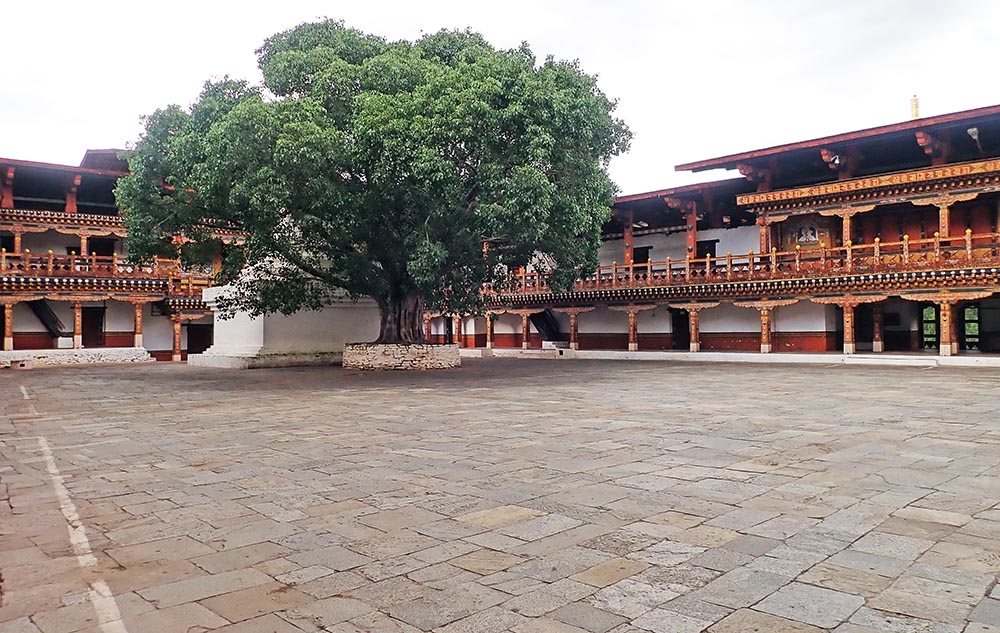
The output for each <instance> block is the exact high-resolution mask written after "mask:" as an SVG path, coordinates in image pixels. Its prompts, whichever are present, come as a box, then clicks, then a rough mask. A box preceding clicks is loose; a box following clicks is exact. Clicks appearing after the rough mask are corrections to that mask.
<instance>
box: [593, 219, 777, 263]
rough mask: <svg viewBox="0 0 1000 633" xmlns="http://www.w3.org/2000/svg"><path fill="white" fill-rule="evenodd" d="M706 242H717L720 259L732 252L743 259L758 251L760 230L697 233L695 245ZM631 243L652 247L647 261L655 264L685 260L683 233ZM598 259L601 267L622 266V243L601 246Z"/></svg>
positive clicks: (657, 235) (715, 230) (685, 247)
mask: <svg viewBox="0 0 1000 633" xmlns="http://www.w3.org/2000/svg"><path fill="white" fill-rule="evenodd" d="M706 240H718V244H717V245H716V247H715V252H716V254H717V255H718V256H719V257H724V256H725V255H726V253H727V252H732V253H733V255H745V254H746V253H749V252H750V251H751V250H752V251H754V252H756V251H758V250H760V230H759V229H758V228H757V227H756V226H741V227H737V228H734V229H706V230H704V231H698V241H699V242H701V241H706ZM634 242H635V247H636V248H642V247H646V246H650V247H652V249H651V250H650V251H649V258H650V259H651V260H652V261H654V262H662V261H664V260H666V259H667V258H668V257H669V258H670V259H672V260H674V261H680V260H683V259H684V258H685V257H687V234H686V233H683V232H682V233H673V234H671V235H663V234H662V233H656V234H653V235H640V236H637V237H635V238H634ZM598 257H599V258H600V262H601V265H602V266H608V265H610V264H611V263H612V262H618V263H619V264H623V263H624V262H625V241H624V240H621V239H619V240H611V241H608V242H604V244H602V245H601V250H600V251H599V253H598Z"/></svg>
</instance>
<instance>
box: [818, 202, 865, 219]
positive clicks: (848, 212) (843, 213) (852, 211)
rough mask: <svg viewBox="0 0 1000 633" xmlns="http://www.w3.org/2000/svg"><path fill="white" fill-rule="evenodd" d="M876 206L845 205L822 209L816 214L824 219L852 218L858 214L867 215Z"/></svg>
mask: <svg viewBox="0 0 1000 633" xmlns="http://www.w3.org/2000/svg"><path fill="white" fill-rule="evenodd" d="M876 206H878V205H874V204H865V205H859V206H851V205H845V206H843V207H834V208H832V209H822V210H820V211H818V213H819V214H820V215H822V216H824V217H830V216H834V215H836V216H839V217H842V218H852V217H854V216H855V215H857V214H859V213H867V212H869V211H873V210H874V209H875V207H876Z"/></svg>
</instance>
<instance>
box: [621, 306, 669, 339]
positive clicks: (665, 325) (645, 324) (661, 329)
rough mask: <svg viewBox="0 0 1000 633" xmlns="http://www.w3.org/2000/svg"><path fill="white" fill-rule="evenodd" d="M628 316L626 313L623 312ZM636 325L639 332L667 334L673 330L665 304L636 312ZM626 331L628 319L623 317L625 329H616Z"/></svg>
mask: <svg viewBox="0 0 1000 633" xmlns="http://www.w3.org/2000/svg"><path fill="white" fill-rule="evenodd" d="M625 316H626V317H627V316H628V313H626V314H625ZM636 327H638V328H639V334H669V333H671V332H672V331H673V317H672V316H671V314H670V310H669V309H667V307H666V306H660V307H658V308H654V309H652V310H644V311H642V312H640V313H639V314H638V318H637V322H636ZM616 331H620V332H626V333H627V332H628V319H627V318H626V319H625V329H624V330H616Z"/></svg>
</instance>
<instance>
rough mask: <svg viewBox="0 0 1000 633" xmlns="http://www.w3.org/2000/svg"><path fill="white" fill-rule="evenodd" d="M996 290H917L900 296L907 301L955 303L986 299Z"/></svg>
mask: <svg viewBox="0 0 1000 633" xmlns="http://www.w3.org/2000/svg"><path fill="white" fill-rule="evenodd" d="M996 292H997V291H996V290H982V291H947V290H945V291H941V292H915V293H903V294H900V295H899V297H900V298H901V299H906V300H907V301H919V302H921V303H949V304H954V303H957V302H959V301H975V300H977V299H985V298H986V297H990V296H992V295H994V294H996Z"/></svg>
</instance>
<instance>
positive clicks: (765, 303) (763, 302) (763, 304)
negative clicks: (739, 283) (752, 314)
mask: <svg viewBox="0 0 1000 633" xmlns="http://www.w3.org/2000/svg"><path fill="white" fill-rule="evenodd" d="M798 302H799V299H760V300H757V301H733V305H734V306H736V307H737V308H754V309H756V310H773V309H775V308H782V307H784V306H790V305H795V304H796V303H798Z"/></svg>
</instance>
